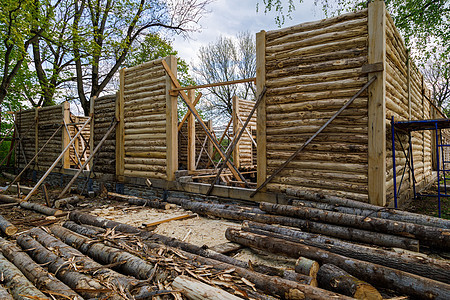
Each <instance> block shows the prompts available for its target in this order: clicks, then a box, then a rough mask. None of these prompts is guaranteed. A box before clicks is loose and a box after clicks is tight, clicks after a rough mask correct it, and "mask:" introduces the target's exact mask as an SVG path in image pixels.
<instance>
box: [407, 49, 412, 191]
mask: <svg viewBox="0 0 450 300" xmlns="http://www.w3.org/2000/svg"><path fill="white" fill-rule="evenodd" d="M406 55H407V56H406V69H407V74H406V75H407V78H406V82H407V89H408V120H409V121H411V116H412V104H411V57H410V55H409V50H406ZM410 172H411V170H410ZM411 184H412V180H411Z"/></svg>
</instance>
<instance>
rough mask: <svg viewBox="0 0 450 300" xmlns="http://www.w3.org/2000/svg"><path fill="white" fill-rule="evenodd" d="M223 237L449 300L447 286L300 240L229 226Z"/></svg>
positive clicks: (401, 289) (422, 295)
mask: <svg viewBox="0 0 450 300" xmlns="http://www.w3.org/2000/svg"><path fill="white" fill-rule="evenodd" d="M225 236H226V237H227V239H228V240H230V241H232V242H235V243H239V244H242V245H245V246H247V247H254V248H257V249H261V250H265V251H270V252H272V253H275V254H283V255H286V256H289V257H294V258H296V257H299V256H304V257H307V258H309V259H313V260H316V261H318V262H319V263H321V264H325V263H331V264H334V265H336V266H338V267H340V268H342V269H343V270H345V271H347V272H349V273H351V274H353V275H354V276H356V277H359V278H364V279H366V280H367V281H368V282H369V283H372V284H373V285H376V286H381V287H385V288H390V289H393V290H395V291H398V292H400V293H403V294H406V295H410V296H413V297H418V298H420V299H442V300H444V299H450V285H448V284H446V283H442V282H439V281H435V280H431V279H428V278H424V277H420V276H417V275H414V274H410V273H407V272H403V271H399V270H395V269H392V268H389V267H385V266H381V265H377V264H373V263H369V262H365V261H361V260H357V259H352V258H349V257H345V256H342V255H338V254H334V253H331V252H328V251H325V250H321V249H319V248H315V247H311V246H305V245H302V244H299V243H292V242H289V241H286V240H282V239H276V238H271V237H267V236H262V235H257V234H251V233H244V232H240V231H238V230H236V229H232V228H228V229H227V231H226V233H225Z"/></svg>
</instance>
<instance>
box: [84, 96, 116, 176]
mask: <svg viewBox="0 0 450 300" xmlns="http://www.w3.org/2000/svg"><path fill="white" fill-rule="evenodd" d="M96 101H97V96H94V97H92V98H91V102H90V108H89V115H90V116H91V117H92V120H91V126H90V127H89V150H90V151H92V149H94V128H95V119H94V116H95V102H96ZM116 101H117V99H116ZM86 146H87V145H86ZM85 152H86V151H84V153H85ZM92 163H93V162H91V163H90V164H89V166H87V167H89V169H92ZM87 167H86V168H87Z"/></svg>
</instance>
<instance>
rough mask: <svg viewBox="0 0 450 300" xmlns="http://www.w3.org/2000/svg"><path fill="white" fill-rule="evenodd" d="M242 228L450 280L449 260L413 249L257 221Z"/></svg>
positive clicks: (444, 280) (425, 275)
mask: <svg viewBox="0 0 450 300" xmlns="http://www.w3.org/2000/svg"><path fill="white" fill-rule="evenodd" d="M242 230H244V231H248V232H252V233H256V234H260V235H267V236H271V237H275V238H279V239H285V240H288V241H291V242H294V243H302V244H305V245H308V246H313V247H317V248H320V249H323V250H327V251H330V252H333V253H336V254H340V255H343V256H347V257H351V258H355V259H359V260H364V261H368V262H372V263H375V264H379V265H383V266H386V267H391V268H395V269H398V270H401V271H405V272H408V273H412V274H416V275H420V276H423V277H427V278H431V279H434V280H438V281H442V282H445V283H450V278H449V277H448V274H449V272H450V263H449V262H446V261H444V260H440V259H433V258H429V257H424V256H422V255H420V254H419V253H417V252H413V251H410V252H409V253H396V252H393V251H387V250H384V249H379V248H373V247H367V246H362V245H358V244H354V243H350V242H345V241H341V240H338V239H334V238H330V237H328V236H323V235H317V234H311V233H308V232H303V231H300V230H295V229H293V228H286V227H278V226H273V225H267V224H261V223H255V222H244V223H243V224H242ZM403 250H404V249H403ZM405 251H408V250H405Z"/></svg>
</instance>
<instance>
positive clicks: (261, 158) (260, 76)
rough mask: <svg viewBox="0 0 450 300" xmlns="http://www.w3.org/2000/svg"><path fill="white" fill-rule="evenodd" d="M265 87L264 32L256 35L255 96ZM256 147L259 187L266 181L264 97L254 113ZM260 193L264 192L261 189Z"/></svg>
mask: <svg viewBox="0 0 450 300" xmlns="http://www.w3.org/2000/svg"><path fill="white" fill-rule="evenodd" d="M265 85H266V32H265V31H264V30H262V31H260V32H258V33H257V34H256V94H258V95H259V94H261V92H262V90H263V88H264V86H265ZM256 114H257V117H256V130H257V136H256V142H257V144H258V147H257V150H256V151H257V159H256V161H257V183H258V186H261V185H262V184H263V183H264V181H266V179H267V146H266V96H264V97H263V99H262V101H261V103H260V104H259V106H258V110H257V111H256ZM262 191H265V189H263V190H262Z"/></svg>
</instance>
